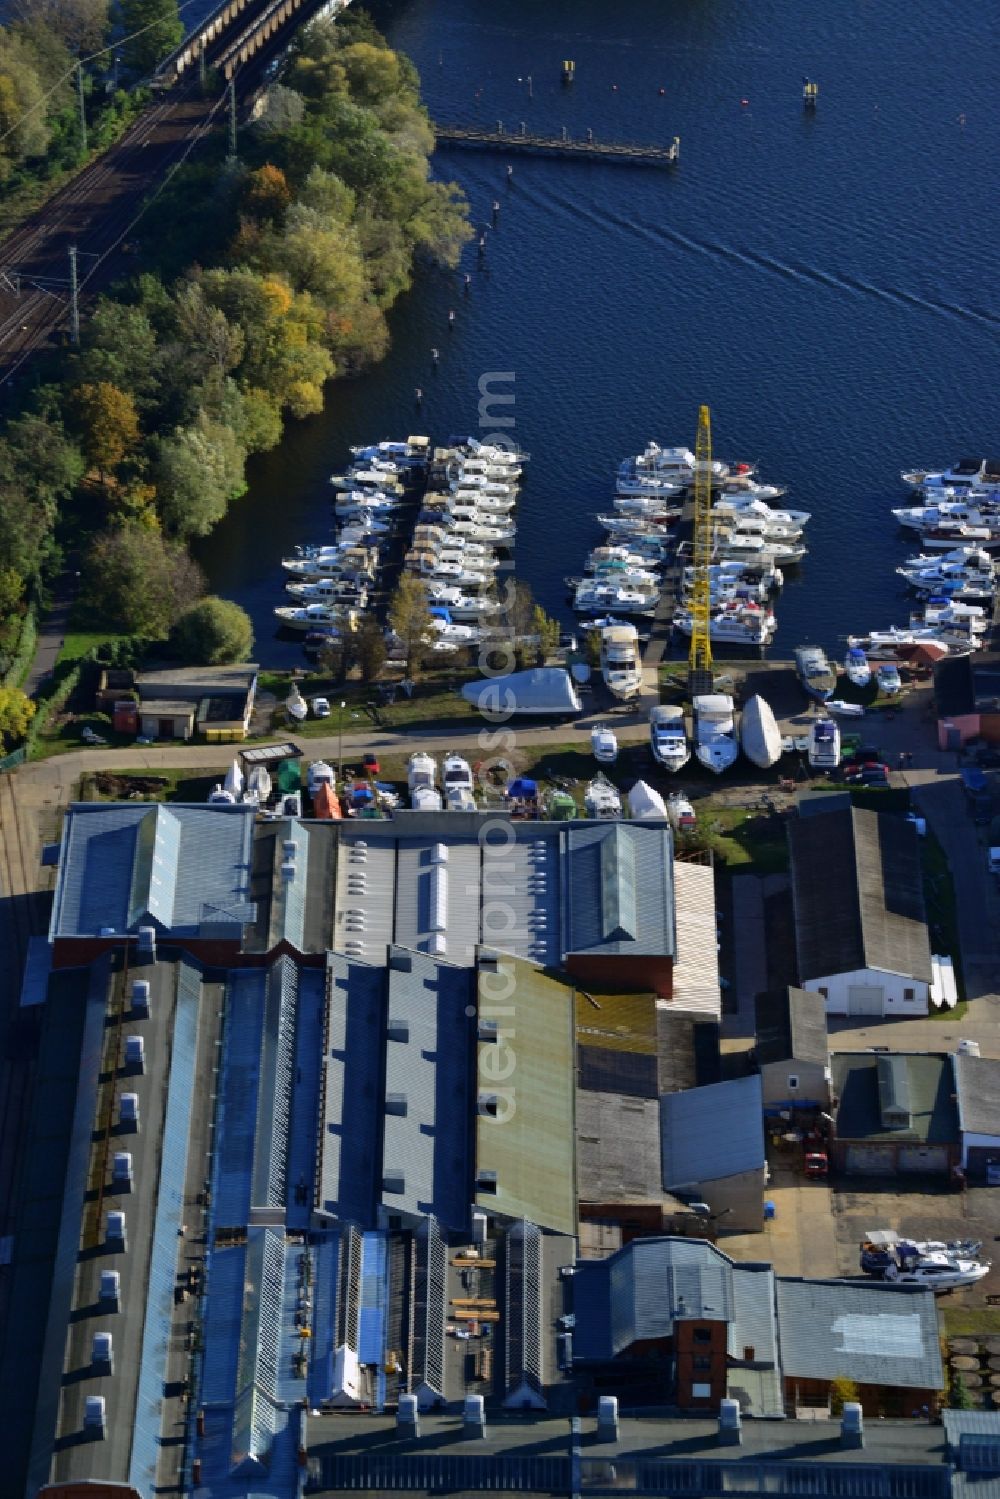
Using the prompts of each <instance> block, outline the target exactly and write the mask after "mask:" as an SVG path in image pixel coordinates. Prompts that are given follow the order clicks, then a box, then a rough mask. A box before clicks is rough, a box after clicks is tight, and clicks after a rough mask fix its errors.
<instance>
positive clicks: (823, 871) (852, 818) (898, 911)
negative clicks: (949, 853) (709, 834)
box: [788, 807, 931, 983]
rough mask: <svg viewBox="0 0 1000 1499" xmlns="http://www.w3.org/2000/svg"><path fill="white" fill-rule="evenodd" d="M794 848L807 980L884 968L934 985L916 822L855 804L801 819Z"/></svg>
mask: <svg viewBox="0 0 1000 1499" xmlns="http://www.w3.org/2000/svg"><path fill="white" fill-rule="evenodd" d="M788 846H789V850H790V854H791V865H792V897H793V902H794V907H795V944H796V949H797V954H798V967H799V978H800V980H801V981H803V982H805V981H806V980H808V979H818V978H824V977H826V976H827V975H829V974H834V973H848V972H851V971H853V970H855V969H861V968H880V969H883V970H885V971H886V972H888V973H900V974H904V975H906V976H908V977H912V978H915V979H920V980H922V981H924V982H927V983H929V982H930V980H931V950H930V941H929V938H928V934H927V917H926V911H925V908H924V892H923V879H922V875H921V868H920V843H919V839H918V837H917V832H916V829H915V828H914V826H913V824H912V823H909V822H907V821H906V820H905V818H903V817H899V816H894V815H892V814H889V813H882V812H872V811H870V810H869V809H867V808H862V807H852V808H851V809H850V811H845V812H830V813H826V814H824V815H822V816H817V817H806V818H794V819H793V820H792V821H791V823H790V824H789V829H788ZM831 890H834V891H836V897H837V898H836V899H835V900H831V898H830V892H831Z"/></svg>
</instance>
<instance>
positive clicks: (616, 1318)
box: [573, 1237, 735, 1360]
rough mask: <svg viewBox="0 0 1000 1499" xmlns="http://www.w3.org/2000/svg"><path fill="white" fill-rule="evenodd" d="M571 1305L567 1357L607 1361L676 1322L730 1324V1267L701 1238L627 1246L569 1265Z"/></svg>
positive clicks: (732, 1313) (663, 1334) (732, 1312)
mask: <svg viewBox="0 0 1000 1499" xmlns="http://www.w3.org/2000/svg"><path fill="white" fill-rule="evenodd" d="M573 1306H574V1309H575V1312H576V1328H575V1332H574V1339H573V1345H574V1355H575V1356H576V1357H577V1358H582V1359H591V1360H592V1359H601V1360H604V1359H609V1358H614V1357H615V1356H616V1355H617V1354H619V1353H621V1351H622V1350H623V1349H625V1348H628V1347H629V1345H630V1344H631V1343H635V1342H639V1341H641V1340H644V1339H646V1338H665V1337H669V1336H670V1335H671V1332H672V1331H673V1326H674V1323H675V1322H677V1321H691V1320H694V1321H701V1320H710V1321H722V1322H732V1320H733V1318H734V1316H735V1302H734V1297H733V1263H732V1261H731V1260H730V1259H729V1257H728V1255H725V1254H723V1253H722V1251H721V1250H720V1249H716V1248H715V1246H714V1245H713V1244H709V1243H708V1242H707V1240H705V1239H682V1238H666V1237H665V1238H656V1239H633V1240H632V1242H631V1243H630V1244H626V1245H625V1246H624V1247H623V1248H622V1249H619V1250H618V1252H617V1253H616V1254H613V1255H611V1257H610V1258H609V1259H606V1260H582V1261H580V1262H579V1263H578V1264H577V1267H576V1275H575V1277H574V1280H573Z"/></svg>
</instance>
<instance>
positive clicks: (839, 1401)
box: [830, 1374, 858, 1416]
mask: <svg viewBox="0 0 1000 1499" xmlns="http://www.w3.org/2000/svg"><path fill="white" fill-rule="evenodd" d="M857 1398H858V1387H857V1385H856V1384H855V1382H854V1380H853V1379H848V1378H847V1377H846V1375H843V1374H839V1375H838V1376H837V1378H836V1379H832V1380H831V1381H830V1414H831V1415H832V1416H840V1415H842V1414H843V1411H844V1406H845V1405H847V1404H849V1403H850V1402H851V1401H857Z"/></svg>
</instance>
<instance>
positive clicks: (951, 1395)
mask: <svg viewBox="0 0 1000 1499" xmlns="http://www.w3.org/2000/svg"><path fill="white" fill-rule="evenodd" d="M948 1405H949V1406H950V1408H951V1409H952V1410H953V1411H971V1410H974V1409H975V1402H974V1400H973V1398H972V1396H971V1394H970V1393H969V1390H968V1388H967V1386H966V1383H965V1380H964V1379H963V1378H962V1376H961V1374H960V1373H959V1371H958V1370H957V1369H953V1370H952V1374H951V1378H950V1380H949V1381H948Z"/></svg>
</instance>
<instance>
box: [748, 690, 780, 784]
mask: <svg viewBox="0 0 1000 1499" xmlns="http://www.w3.org/2000/svg"><path fill="white" fill-rule="evenodd" d="M740 744H741V745H742V748H743V753H744V754H745V755H746V757H747V759H748V760H750V761H751V762H752V763H753V764H754V765H759V766H760V768H761V770H767V769H768V768H769V767H770V766H772V765H775V764H776V763H777V761H778V760H780V759H781V730H780V729H779V728H778V724H777V720H776V719H775V716H774V712H773V710H772V708H771V705H770V703H769V702H767V701H766V699H765V698H762V697H761V696H760V693H757V692H755V693H754V695H753V697H751V698H749V699H748V700H747V702H746V703H745V704H744V706H743V714H742V717H741V719H740Z"/></svg>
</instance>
